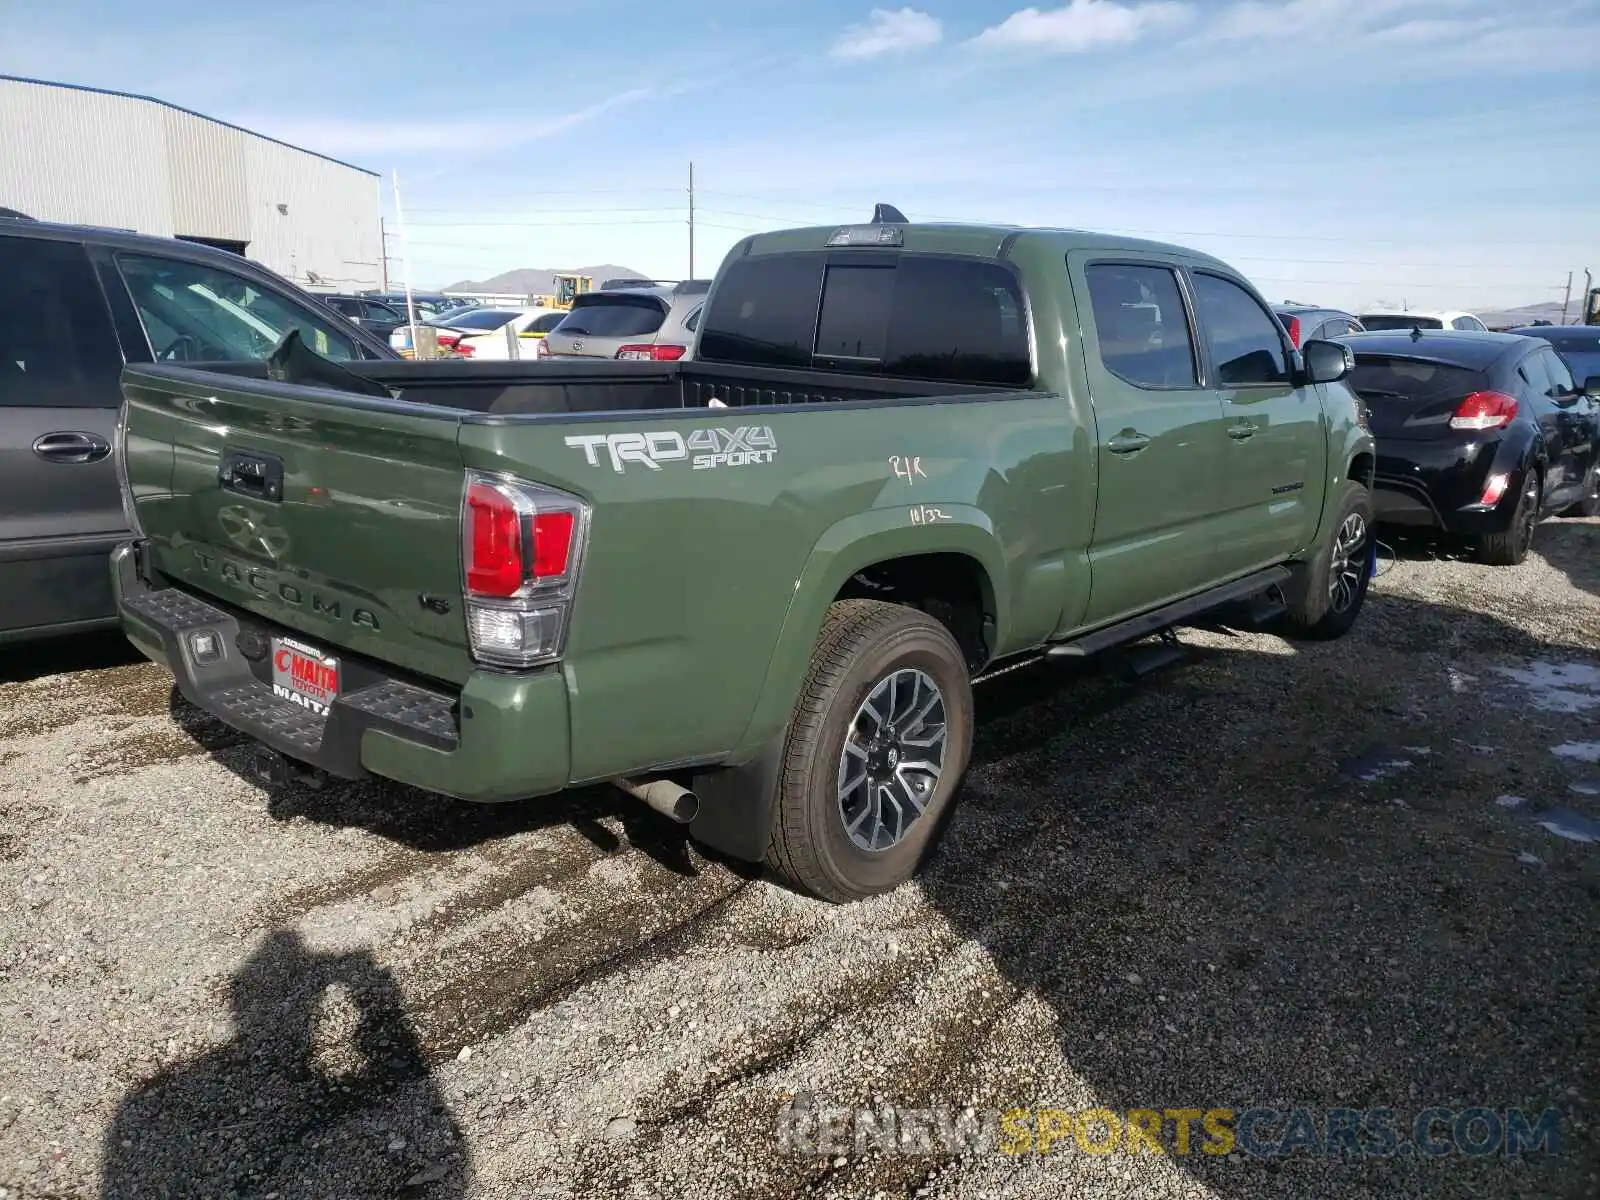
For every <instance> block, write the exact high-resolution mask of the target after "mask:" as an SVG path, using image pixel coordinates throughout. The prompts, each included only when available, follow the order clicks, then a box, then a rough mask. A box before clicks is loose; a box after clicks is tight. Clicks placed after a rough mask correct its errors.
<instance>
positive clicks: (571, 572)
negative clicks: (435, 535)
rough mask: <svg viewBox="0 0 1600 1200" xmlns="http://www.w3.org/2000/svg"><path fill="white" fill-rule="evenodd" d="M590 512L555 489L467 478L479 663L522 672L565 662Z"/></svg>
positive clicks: (467, 549)
mask: <svg viewBox="0 0 1600 1200" xmlns="http://www.w3.org/2000/svg"><path fill="white" fill-rule="evenodd" d="M588 511H589V510H588V506H587V505H585V504H584V502H583V501H582V500H581V499H579V498H578V497H577V496H573V495H569V494H568V493H566V492H560V491H556V490H555V489H554V488H547V487H540V486H539V485H537V484H531V483H524V482H523V481H521V480H518V479H512V478H509V477H507V476H502V475H488V474H484V473H481V472H477V471H469V472H468V473H467V481H466V494H465V496H464V497H463V503H462V516H461V520H462V529H461V556H462V560H463V561H462V574H463V576H464V583H465V586H464V589H463V590H464V592H465V595H466V602H467V603H466V608H467V613H466V616H467V633H468V638H469V641H470V644H471V647H472V654H473V657H474V658H475V659H476V660H477V661H479V662H481V663H485V664H487V665H490V666H498V667H513V668H524V667H533V666H538V665H540V664H543V663H549V662H554V661H556V660H557V659H559V658H560V657H561V654H562V651H563V648H564V646H565V642H566V630H567V624H568V615H569V613H570V611H571V607H572V598H573V594H574V588H575V586H576V582H577V579H576V576H577V570H578V566H579V563H580V561H581V559H582V556H583V546H584V541H585V539H586V537H587V536H588V519H587V517H588Z"/></svg>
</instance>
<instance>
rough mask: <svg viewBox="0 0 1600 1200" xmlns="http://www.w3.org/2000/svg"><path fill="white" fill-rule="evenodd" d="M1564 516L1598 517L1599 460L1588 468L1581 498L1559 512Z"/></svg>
mask: <svg viewBox="0 0 1600 1200" xmlns="http://www.w3.org/2000/svg"><path fill="white" fill-rule="evenodd" d="M1561 515H1562V516H1564V517H1600V462H1596V463H1595V464H1594V466H1592V467H1590V468H1589V478H1588V479H1587V480H1585V481H1584V485H1583V499H1582V500H1579V501H1578V502H1577V503H1576V504H1573V505H1570V506H1569V507H1568V508H1567V509H1566V510H1564V511H1563V512H1562V514H1561Z"/></svg>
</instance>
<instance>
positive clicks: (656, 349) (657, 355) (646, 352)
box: [617, 342, 689, 362]
mask: <svg viewBox="0 0 1600 1200" xmlns="http://www.w3.org/2000/svg"><path fill="white" fill-rule="evenodd" d="M688 348H689V347H687V346H671V345H664V344H662V343H660V342H652V343H651V344H649V345H643V344H641V345H637V346H624V347H622V348H621V349H620V350H618V351H617V357H618V358H626V359H634V360H638V359H649V360H651V361H653V362H675V361H677V360H678V359H680V358H682V357H683V353H684V351H685V350H687V349H688Z"/></svg>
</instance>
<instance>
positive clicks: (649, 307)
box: [560, 292, 667, 337]
mask: <svg viewBox="0 0 1600 1200" xmlns="http://www.w3.org/2000/svg"><path fill="white" fill-rule="evenodd" d="M666 315H667V314H666V310H665V309H663V308H662V307H661V302H660V301H658V300H653V299H651V298H650V297H648V296H626V295H622V294H620V293H611V294H609V295H603V294H600V293H596V292H590V293H589V294H588V295H586V296H581V297H579V299H578V302H577V303H576V304H575V305H573V307H572V311H571V312H570V313H568V314H567V319H566V320H564V321H562V322H561V326H560V331H561V332H562V333H571V334H577V335H578V336H579V337H644V336H645V335H647V334H651V333H655V332H656V331H657V330H658V329H660V328H661V322H662V321H663V320H664V319H665V318H666Z"/></svg>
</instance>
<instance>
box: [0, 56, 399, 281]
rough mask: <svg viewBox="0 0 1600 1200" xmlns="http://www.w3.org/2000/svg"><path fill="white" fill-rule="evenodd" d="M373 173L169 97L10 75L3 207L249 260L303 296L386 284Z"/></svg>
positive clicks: (0, 79) (0, 158) (1, 92)
mask: <svg viewBox="0 0 1600 1200" xmlns="http://www.w3.org/2000/svg"><path fill="white" fill-rule="evenodd" d="M379 203H380V197H379V180H378V176H377V175H376V174H375V173H374V172H372V171H366V170H363V169H362V168H360V167H353V166H351V165H349V164H348V163H342V162H338V161H337V160H335V159H331V158H328V157H326V156H324V155H321V154H316V153H313V152H312V151H310V150H301V149H299V148H297V147H295V146H290V145H288V144H286V143H284V142H279V141H275V140H273V139H272V138H269V137H263V136H262V135H261V134H257V133H251V132H250V131H249V130H247V129H240V128H238V127H237V126H234V125H229V124H227V123H226V122H223V121H216V120H213V119H211V118H210V117H204V116H201V115H200V114H198V113H193V112H190V111H188V110H187V109H182V108H178V107H177V106H176V105H172V104H168V103H166V102H165V101H161V100H152V99H150V98H148V97H145V96H133V95H128V94H126V93H123V92H108V91H102V90H99V89H96V88H87V87H78V86H75V85H72V84H62V83H47V82H42V81H39V80H32V79H18V78H15V77H13V76H8V75H0V208H10V209H16V210H18V211H20V212H23V213H26V214H27V215H28V216H30V217H36V218H38V219H39V220H41V221H63V222H69V223H73V224H84V225H104V226H111V227H114V228H118V229H132V230H135V231H136V232H139V233H151V234H158V235H160V236H163V237H179V238H184V239H185V240H188V241H195V242H204V243H206V244H208V245H214V246H220V247H222V248H223V249H227V250H233V251H235V252H238V253H242V254H244V255H246V256H247V257H249V258H252V259H255V260H256V261H257V262H260V263H263V264H265V265H266V266H268V267H270V268H271V269H272V270H274V271H276V272H278V273H279V274H280V275H284V276H287V277H288V278H290V279H292V280H294V281H295V282H296V283H298V284H301V285H302V286H307V287H312V288H321V289H324V290H334V291H357V290H359V289H361V288H374V287H377V286H379V284H380V281H381V276H382V268H381V266H380V264H381V262H382V258H383V235H382V229H381V226H380V224H379V214H380V208H379Z"/></svg>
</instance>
